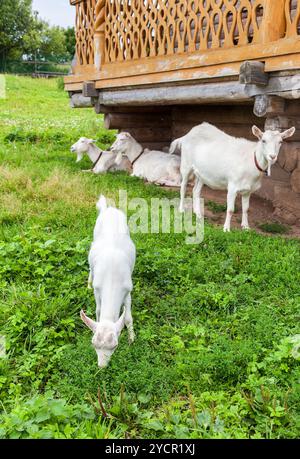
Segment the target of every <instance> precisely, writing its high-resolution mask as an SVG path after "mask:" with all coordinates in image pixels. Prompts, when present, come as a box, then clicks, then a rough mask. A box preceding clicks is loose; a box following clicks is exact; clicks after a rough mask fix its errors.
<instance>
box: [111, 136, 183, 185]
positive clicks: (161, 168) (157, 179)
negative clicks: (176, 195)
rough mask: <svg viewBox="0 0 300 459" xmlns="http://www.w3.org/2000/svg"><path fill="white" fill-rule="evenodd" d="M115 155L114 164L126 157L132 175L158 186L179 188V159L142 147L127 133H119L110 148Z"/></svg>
mask: <svg viewBox="0 0 300 459" xmlns="http://www.w3.org/2000/svg"><path fill="white" fill-rule="evenodd" d="M110 149H111V151H112V152H113V153H115V154H116V155H117V157H116V164H120V163H121V161H122V158H123V157H124V156H127V158H128V159H129V161H130V162H131V164H132V169H133V172H132V175H133V176H135V177H141V178H144V179H146V180H147V181H148V182H153V183H156V184H158V185H166V186H180V157H179V156H173V157H172V156H170V155H169V154H167V153H164V152H162V151H151V150H148V149H145V150H144V149H143V147H142V146H141V145H140V144H139V143H138V142H137V141H136V140H135V139H134V138H133V137H132V136H131V135H130V134H129V133H128V132H121V133H120V134H118V135H117V139H116V141H115V142H114V143H113V145H112V146H111V148H110Z"/></svg>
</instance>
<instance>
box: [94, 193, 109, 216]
mask: <svg viewBox="0 0 300 459" xmlns="http://www.w3.org/2000/svg"><path fill="white" fill-rule="evenodd" d="M96 207H97V209H98V212H103V211H104V210H106V209H107V202H106V197H105V196H103V195H101V196H100V198H99V201H98V202H97V205H96Z"/></svg>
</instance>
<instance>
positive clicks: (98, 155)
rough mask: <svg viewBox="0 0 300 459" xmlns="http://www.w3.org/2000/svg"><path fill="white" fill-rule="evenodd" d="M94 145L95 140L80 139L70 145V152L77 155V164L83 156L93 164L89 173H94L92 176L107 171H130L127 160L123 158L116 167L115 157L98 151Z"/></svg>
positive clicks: (106, 152) (107, 152)
mask: <svg viewBox="0 0 300 459" xmlns="http://www.w3.org/2000/svg"><path fill="white" fill-rule="evenodd" d="M95 143H96V140H92V139H87V138H86V137H80V139H79V140H78V141H77V142H76V143H74V145H72V147H71V152H72V153H77V160H76V162H77V163H78V162H79V161H81V160H82V158H83V155H84V154H87V155H88V157H89V158H90V160H91V161H92V163H93V166H92V168H91V171H92V172H94V174H101V173H103V172H107V171H128V172H130V171H131V165H130V162H129V161H128V159H126V158H124V159H122V161H121V163H120V164H119V165H116V163H115V159H116V156H117V155H116V154H114V153H111V152H109V151H103V150H100V148H98V147H97V145H95Z"/></svg>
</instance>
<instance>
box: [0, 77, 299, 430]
mask: <svg viewBox="0 0 300 459" xmlns="http://www.w3.org/2000/svg"><path fill="white" fill-rule="evenodd" d="M7 86H8V90H7V95H8V98H7V100H0V220H1V227H0V308H1V334H2V335H5V337H6V342H7V356H6V358H0V367H1V373H0V394H1V405H0V406H1V410H2V413H1V414H0V426H1V427H0V437H4V438H125V437H130V438H164V437H165V438H298V437H299V433H300V415H299V412H300V411H299V410H300V390H299V389H300V383H299V381H300V369H299V348H300V336H299V334H300V327H299V318H300V317H299V316H300V313H299V305H300V272H299V264H300V253H299V241H298V240H292V239H288V240H286V239H282V238H281V237H279V236H275V237H274V236H272V237H268V236H263V235H259V234H256V233H255V232H242V231H239V230H238V231H233V232H232V233H230V234H224V233H223V232H222V229H221V228H219V227H214V226H212V225H209V224H206V225H205V239H204V242H203V243H202V244H200V245H194V246H191V245H186V244H185V242H184V241H185V234H170V235H168V234H159V235H144V234H134V235H133V239H134V242H135V244H136V247H137V263H136V267H135V271H134V279H133V280H134V291H133V295H132V296H133V316H134V325H135V330H136V341H135V343H134V344H133V345H131V346H129V345H128V342H127V333H126V332H125V331H124V332H123V333H122V335H121V339H120V345H119V347H118V349H117V350H116V352H115V354H114V356H113V358H112V360H111V363H110V365H109V366H108V367H107V369H104V370H99V369H98V367H97V361H96V355H95V353H94V350H93V348H92V346H91V335H90V333H89V331H88V330H87V329H86V328H84V326H83V324H82V322H81V321H80V318H79V311H80V309H81V308H84V309H85V310H87V311H88V312H89V313H90V314H91V315H93V314H94V313H95V305H94V298H93V293H92V292H91V291H90V290H87V288H86V285H87V277H88V263H87V253H88V249H89V244H90V242H91V238H92V232H93V227H94V224H95V218H96V209H95V202H96V200H97V198H98V196H99V194H100V193H103V194H105V195H107V196H108V197H111V198H117V195H118V190H119V189H126V190H127V191H128V195H129V198H130V197H145V198H146V199H147V200H150V199H151V198H152V197H168V196H170V197H173V196H177V195H178V193H177V192H169V191H166V190H163V189H160V188H159V187H155V186H152V185H145V184H144V183H143V182H142V181H141V180H139V179H136V178H131V177H129V176H128V175H126V174H125V173H115V174H107V175H104V176H92V175H89V174H82V173H81V172H80V170H81V169H85V168H87V167H88V166H89V163H88V161H87V160H85V161H83V163H80V164H79V165H78V164H76V163H75V157H74V155H72V154H71V153H70V152H69V148H70V145H71V144H72V143H74V142H75V141H76V140H77V139H78V138H79V137H80V136H82V135H84V136H87V137H92V138H97V139H98V141H99V144H100V145H102V146H103V147H105V146H107V145H109V143H110V141H111V139H112V134H111V133H108V132H107V131H105V130H104V129H103V120H102V118H101V117H100V116H96V115H95V113H94V112H93V111H92V110H89V109H86V110H71V109H69V107H68V98H67V96H66V95H65V94H64V93H63V92H62V91H61V90H60V89H59V88H58V87H57V82H56V81H55V80H51V81H47V80H41V81H39V80H31V79H28V78H21V77H12V76H11V77H8V78H7ZM98 389H99V390H100V397H101V399H102V402H103V404H104V406H105V409H106V411H107V413H108V418H107V419H102V417H101V410H100V406H99V402H98Z"/></svg>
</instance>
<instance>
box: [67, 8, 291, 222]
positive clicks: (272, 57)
mask: <svg viewBox="0 0 300 459" xmlns="http://www.w3.org/2000/svg"><path fill="white" fill-rule="evenodd" d="M70 3H71V4H72V5H74V7H75V8H76V58H75V59H74V62H73V66H72V74H70V75H69V76H67V77H66V78H65V88H66V90H67V91H68V92H69V94H70V96H71V100H72V105H73V106H74V107H83V106H91V105H93V106H94V107H95V110H96V112H97V113H103V114H104V117H105V126H106V127H107V128H108V129H119V130H121V131H122V130H126V131H129V132H131V133H132V135H133V136H134V137H135V138H136V139H137V140H138V141H139V142H140V143H142V144H143V145H144V146H148V147H154V148H162V147H164V146H167V145H169V144H170V142H171V140H172V139H174V138H177V137H179V136H182V135H184V134H185V133H187V132H188V131H189V130H190V129H191V127H193V126H194V125H196V124H199V123H201V122H202V121H208V122H211V123H213V124H215V125H217V126H218V127H220V128H221V129H223V130H224V131H226V132H228V133H229V134H233V135H236V136H243V137H247V138H249V139H253V136H252V134H251V126H252V125H253V124H254V123H255V124H257V125H258V126H260V127H261V128H264V127H267V128H280V129H285V128H288V127H290V126H293V125H294V126H296V127H297V131H296V134H295V136H294V137H293V138H292V139H291V141H290V142H288V143H287V144H286V145H285V146H284V147H283V148H282V151H281V154H280V158H279V162H278V164H277V165H276V166H275V167H274V169H273V174H272V178H265V179H264V182H263V187H262V189H261V191H260V195H261V196H263V197H265V198H267V199H269V200H271V201H272V202H273V204H274V207H275V212H276V214H277V215H278V216H279V217H281V218H282V219H284V220H285V221H286V222H288V223H295V222H296V221H298V222H300V118H299V115H300V102H299V98H300V0H70Z"/></svg>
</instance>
